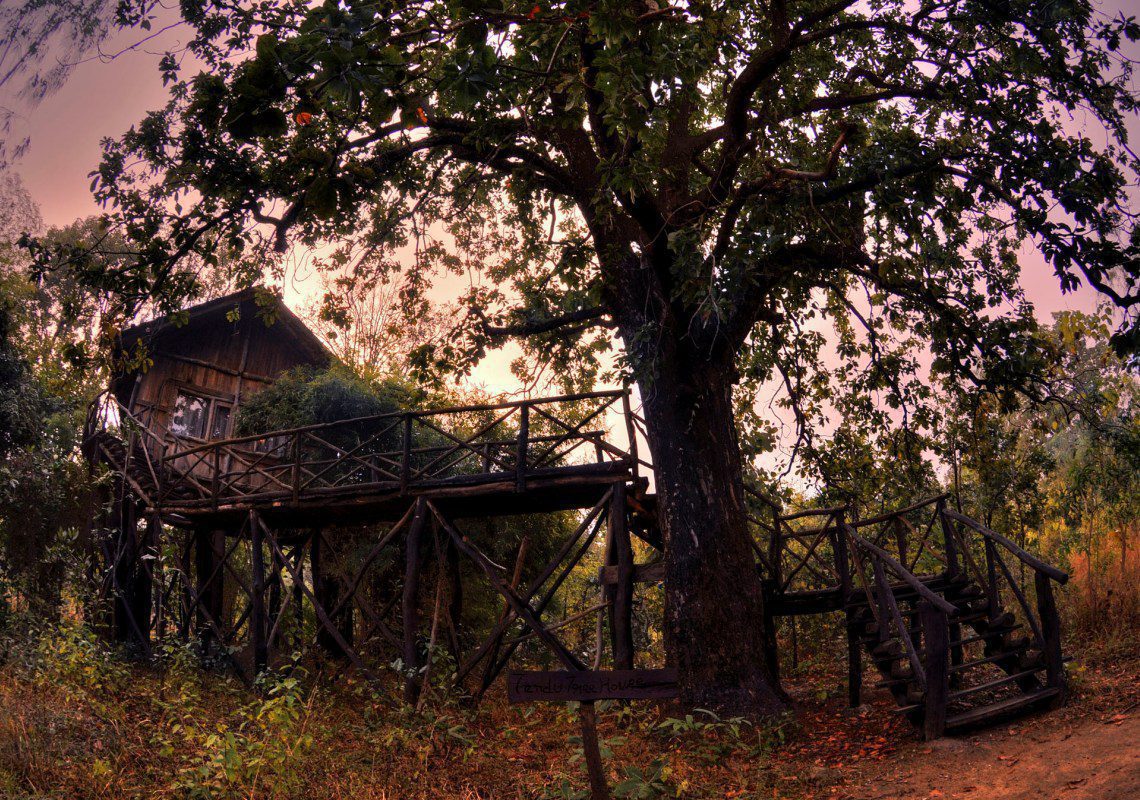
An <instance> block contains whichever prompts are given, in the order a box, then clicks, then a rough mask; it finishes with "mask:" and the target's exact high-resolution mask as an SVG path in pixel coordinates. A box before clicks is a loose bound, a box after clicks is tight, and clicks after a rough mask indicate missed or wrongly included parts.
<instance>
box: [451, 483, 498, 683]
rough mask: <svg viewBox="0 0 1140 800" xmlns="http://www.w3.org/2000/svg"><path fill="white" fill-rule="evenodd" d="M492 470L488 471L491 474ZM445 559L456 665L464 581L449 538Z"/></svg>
mask: <svg viewBox="0 0 1140 800" xmlns="http://www.w3.org/2000/svg"><path fill="white" fill-rule="evenodd" d="M489 471H490V470H488V472H489ZM444 542H445V543H444V547H443V549H444V558H445V559H446V568H447V620H448V623H449V624H448V628H449V630H450V645H451V651H452V652H451V656H452V658H454V659H455V663H456V664H460V663H462V660H463V659H462V658H461V656H462V653H461V652H460V649H461V643H460V638H459V630H460V626H461V625H462V622H463V580H462V578H461V576H460V573H459V550H458V549H457V548H456V547H455V542H453V541H451V537H450V536H448V537H446V538H445V540H444Z"/></svg>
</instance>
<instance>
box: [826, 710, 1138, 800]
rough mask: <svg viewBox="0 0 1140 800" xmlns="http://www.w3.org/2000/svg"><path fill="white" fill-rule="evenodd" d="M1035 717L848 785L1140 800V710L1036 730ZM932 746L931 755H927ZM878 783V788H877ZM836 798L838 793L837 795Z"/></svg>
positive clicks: (870, 797) (869, 796) (914, 792)
mask: <svg viewBox="0 0 1140 800" xmlns="http://www.w3.org/2000/svg"><path fill="white" fill-rule="evenodd" d="M1034 728H1035V726H1034V725H1033V720H1023V721H1018V722H1016V723H1014V725H1012V726H1008V727H1003V728H998V729H997V730H994V731H988V732H986V733H983V734H979V735H976V736H971V737H966V738H959V739H943V740H941V741H938V742H935V743H933V745H932V746H931V745H928V746H925V747H921V748H919V755H921V756H923V757H921V758H913V759H910V758H908V759H906V761H905V762H904V763H901V764H895V765H890V766H889V767H888V768H887V769H884V770H883V771H882V772H881V773H880V774H878V775H874V776H868V777H870V778H871V780H869V781H866V782H864V781H860V783H863V785H862V786H859V787H855V786H850V787H843V789H841V790H840V792H839V794H838V795H837V796H838V797H845V798H858V800H911V799H912V798H945V800H950V798H975V799H977V800H1031V799H1032V800H1038V799H1040V800H1137V799H1138V798H1140V712H1137V711H1136V710H1133V711H1132V712H1131V713H1129V714H1116V715H1113V716H1111V717H1109V718H1108V719H1107V720H1102V719H1096V718H1085V719H1080V720H1075V721H1073V723H1072V724H1068V725H1062V726H1058V727H1054V726H1052V725H1050V726H1048V728H1047V729H1046V730H1043V731H1041V732H1037V731H1035V730H1034ZM926 751H929V752H926ZM875 787H877V788H875ZM833 796H836V795H833Z"/></svg>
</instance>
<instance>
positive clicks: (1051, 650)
mask: <svg viewBox="0 0 1140 800" xmlns="http://www.w3.org/2000/svg"><path fill="white" fill-rule="evenodd" d="M1033 580H1034V583H1035V586H1036V589H1037V616H1038V618H1039V619H1040V621H1041V633H1042V636H1043V637H1044V639H1045V641H1044V642H1043V644H1044V646H1045V649H1044V656H1045V676H1046V681H1047V682H1048V685H1049V686H1052V687H1055V688H1057V689H1061V690H1064V688H1065V664H1064V661H1063V657H1062V655H1061V616H1060V615H1059V614H1058V613H1057V603H1056V600H1055V599H1054V598H1053V584H1052V583H1051V582H1050V578H1049V576H1048V575H1046V574H1045V573H1044V572H1036V573H1034V578H1033Z"/></svg>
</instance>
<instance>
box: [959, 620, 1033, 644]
mask: <svg viewBox="0 0 1140 800" xmlns="http://www.w3.org/2000/svg"><path fill="white" fill-rule="evenodd" d="M1023 627H1025V626H1024V625H1022V624H1021V623H1020V622H1019V623H1017V624H1016V625H1013V626H1012V627H1009V628H1005V629H1003V630H994V631H986V632H985V633H978V634H974V635H973V636H965V637H963V638H961V639H956V640H954V641H952V642H950V646H951V647H957V646H960V645H966V644H973V643H974V642H983V641H985V640H986V639H994V638H996V637H998V636H1002V635H1004V634H1006V633H1008V632H1010V631H1015V630H1017V629H1018V628H1023Z"/></svg>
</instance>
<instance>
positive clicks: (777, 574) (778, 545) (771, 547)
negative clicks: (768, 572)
mask: <svg viewBox="0 0 1140 800" xmlns="http://www.w3.org/2000/svg"><path fill="white" fill-rule="evenodd" d="M782 549H783V542H782V541H781V540H780V509H778V508H777V507H776V506H772V538H771V539H769V540H768V563H769V564H771V565H772V582H773V584H774V585H775V587H776V592H777V593H779V592H780V591H781V589H782V585H783V582H784V579H783V576H782V574H781V572H782V568H781V564H780V555H781V552H780V551H781V550H782Z"/></svg>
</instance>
